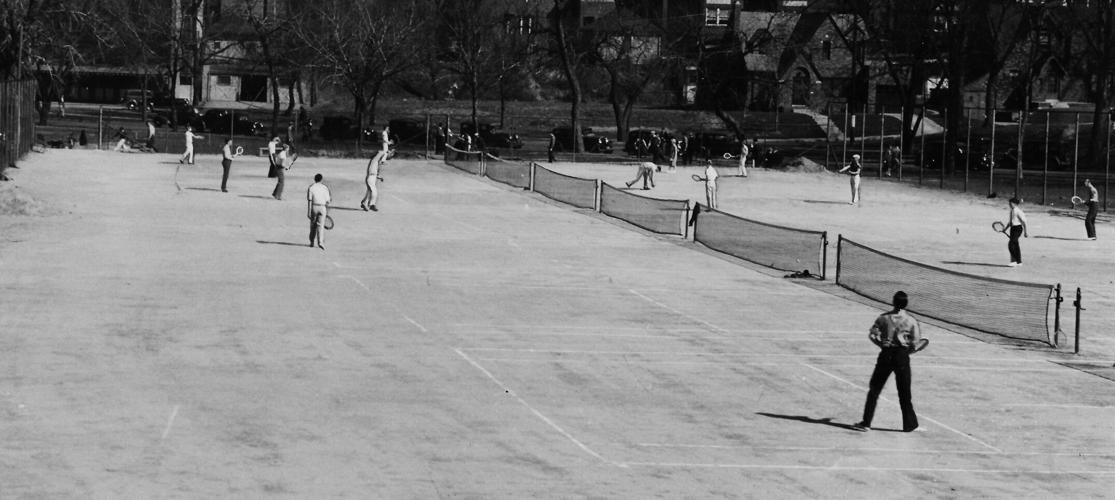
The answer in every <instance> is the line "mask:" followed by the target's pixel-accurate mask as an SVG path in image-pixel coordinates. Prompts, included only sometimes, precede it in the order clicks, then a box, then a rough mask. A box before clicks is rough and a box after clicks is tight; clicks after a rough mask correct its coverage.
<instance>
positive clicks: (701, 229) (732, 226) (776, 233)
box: [693, 205, 828, 278]
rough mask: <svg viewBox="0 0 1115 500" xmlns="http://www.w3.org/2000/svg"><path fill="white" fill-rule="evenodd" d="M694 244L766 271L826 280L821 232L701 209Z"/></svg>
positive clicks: (706, 208)
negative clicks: (794, 273)
mask: <svg viewBox="0 0 1115 500" xmlns="http://www.w3.org/2000/svg"><path fill="white" fill-rule="evenodd" d="M693 241H696V242H698V243H700V244H702V245H704V246H706V247H709V248H711V249H713V250H716V251H718V252H721V253H726V254H728V255H731V256H734V257H738V258H741V259H743V260H748V261H751V262H754V263H756V264H761V265H764V266H767V267H773V268H775V269H781V270H783V271H809V273H810V274H813V275H816V276H819V277H822V278H823V277H824V276H825V246H826V245H827V243H828V240H827V234H826V233H825V232H824V231H811V230H807V229H797V228H792V227H786V226H777V225H774V224H768V223H766V222H759V221H756V220H751V219H745V218H743V217H739V216H736V215H732V214H728V213H724V212H720V211H718V210H712V209H709V208H708V207H706V206H704V205H701V207H700V213H699V214H697V215H696V221H695V223H694V225H693Z"/></svg>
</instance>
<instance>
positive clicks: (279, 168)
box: [271, 144, 294, 201]
mask: <svg viewBox="0 0 1115 500" xmlns="http://www.w3.org/2000/svg"><path fill="white" fill-rule="evenodd" d="M288 151H290V145H289V144H283V149H281V150H279V154H278V156H277V157H276V158H275V176H276V177H278V179H277V180H276V182H275V190H274V191H271V197H272V198H275V199H276V200H280V201H281V200H282V199H283V186H284V184H285V177H286V171H287V170H290V167H291V165H293V164H294V162H293V161H290V162H289V163H288V160H287V158H289V156H288V154H289V153H288Z"/></svg>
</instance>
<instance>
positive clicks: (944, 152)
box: [937, 108, 955, 189]
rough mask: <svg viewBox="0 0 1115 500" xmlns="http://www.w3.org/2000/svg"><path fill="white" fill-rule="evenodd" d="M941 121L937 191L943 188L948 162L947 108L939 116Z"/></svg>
mask: <svg viewBox="0 0 1115 500" xmlns="http://www.w3.org/2000/svg"><path fill="white" fill-rule="evenodd" d="M941 121H942V122H944V124H945V126H944V127H943V128H942V129H941V165H940V167H941V172H940V174H941V178H940V179H941V180H940V182H938V183H937V188H938V189H944V188H945V165H947V164H948V161H949V144H948V142H949V141H948V139H949V129H948V123H949V110H948V108H945V112H944V114H943V115H942V116H941ZM953 161H955V158H953Z"/></svg>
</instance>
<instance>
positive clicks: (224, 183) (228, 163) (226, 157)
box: [221, 137, 239, 193]
mask: <svg viewBox="0 0 1115 500" xmlns="http://www.w3.org/2000/svg"><path fill="white" fill-rule="evenodd" d="M237 156H239V155H237V154H235V153H233V152H232V138H231V137H229V138H226V139H225V145H224V146H223V147H221V168H222V169H224V173H223V174H222V175H221V192H222V193H227V192H228V172H229V170H232V159H233V158H235V157H237Z"/></svg>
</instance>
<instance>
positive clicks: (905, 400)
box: [852, 291, 925, 432]
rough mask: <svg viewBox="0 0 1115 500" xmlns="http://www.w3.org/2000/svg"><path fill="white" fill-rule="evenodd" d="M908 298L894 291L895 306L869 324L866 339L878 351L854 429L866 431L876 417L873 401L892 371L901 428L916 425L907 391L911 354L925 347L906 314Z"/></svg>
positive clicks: (919, 333)
mask: <svg viewBox="0 0 1115 500" xmlns="http://www.w3.org/2000/svg"><path fill="white" fill-rule="evenodd" d="M909 300H910V299H909V297H907V296H906V292H902V291H899V292H897V293H895V294H894V299H893V301H892V305H893V306H894V309H891V311H890V312H887V313H883V314H880V315H879V317H878V318H875V323H874V324H872V325H871V331H870V333H869V334H868V338H870V339H871V342H873V343H874V344H875V345H877V346H879V349H880V351H879V357H878V358H876V360H875V371H874V372H872V373H871V382H870V383H869V384H868V391H867V401H866V402H865V403H864V405H863V420H861V421H860V422H859V423H857V424H855V425H853V426H852V428H854V429H855V430H857V431H860V432H867V431H868V430H870V429H871V420H872V419H874V418H875V404H876V403H877V402H878V400H879V393H881V392H883V386H885V385H886V383H887V379H888V378H890V374H891V373H894V383H895V385H896V386H897V388H898V406H899V407H901V408H902V430H903V431H905V432H913V431H914V430H916V429H917V428H918V416H917V414H916V413H914V403H913V400H912V397H911V394H910V379H911V373H910V354H911V353H912V352H916V351H917V350H918V349H920V348H921V347H924V344H925V343H924V342H923V341H922V338H921V327H920V326H919V325H918V321H917V320H916V319H914V318H913V317H912V316H910V315H909V314H907V313H906V306H907V305H908V304H909Z"/></svg>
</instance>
